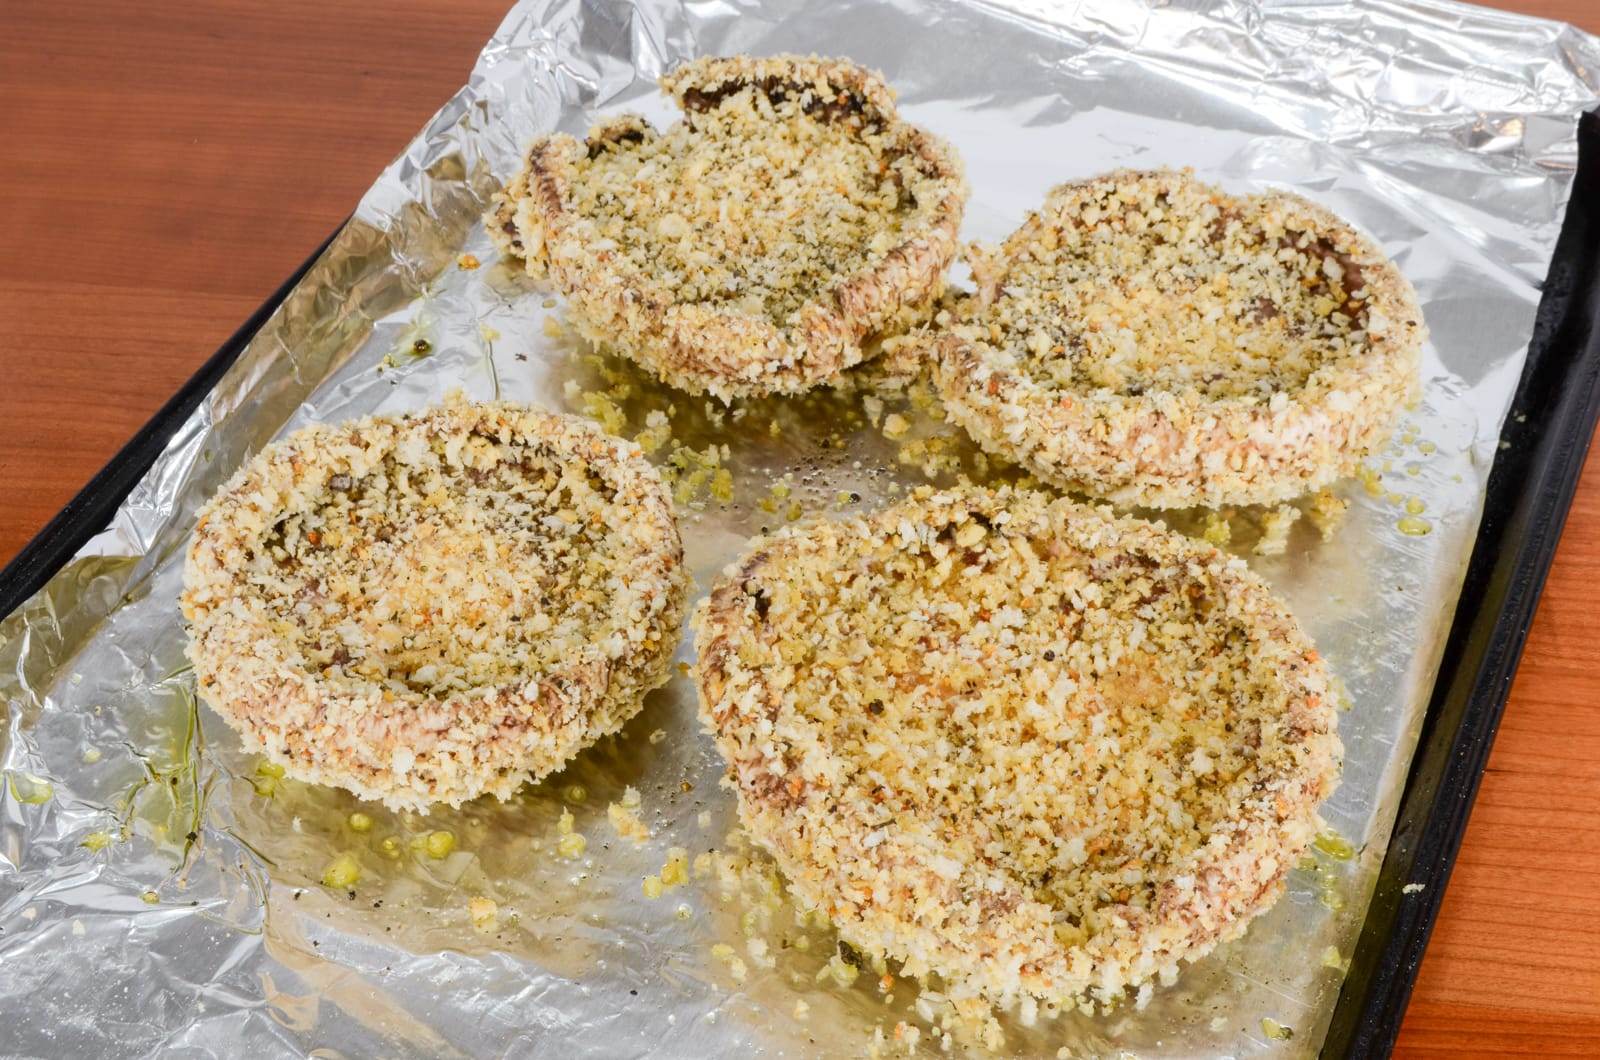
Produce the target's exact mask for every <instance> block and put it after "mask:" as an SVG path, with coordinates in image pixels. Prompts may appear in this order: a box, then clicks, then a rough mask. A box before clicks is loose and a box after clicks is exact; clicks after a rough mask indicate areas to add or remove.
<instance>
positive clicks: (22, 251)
mask: <svg viewBox="0 0 1600 1060" xmlns="http://www.w3.org/2000/svg"><path fill="white" fill-rule="evenodd" d="M508 2H509V0H470V2H464V0H399V2H397V3H394V4H391V5H389V6H388V9H387V11H386V12H385V13H384V14H381V15H379V14H376V13H375V12H374V10H373V9H371V8H370V7H368V6H367V5H358V4H339V3H330V2H326V0H324V2H316V3H314V2H310V0H279V2H277V3H270V4H263V3H260V2H258V0H248V2H241V0H210V2H207V3H204V4H195V3H190V2H185V0H144V2H142V3H138V4H129V3H122V2H116V3H112V2H106V0H80V2H78V3H75V4H56V3H46V2H43V0H4V3H3V4H0V203H3V209H4V219H3V220H0V563H3V562H4V561H6V560H9V559H10V558H11V556H13V555H14V554H15V553H16V552H17V550H18V549H20V548H21V547H22V546H23V545H24V544H25V543H26V542H27V541H28V539H29V538H30V537H32V535H33V534H34V533H35V532H36V531H37V530H38V529H39V528H40V527H41V526H42V525H43V524H44V522H45V521H46V520H47V519H49V518H50V516H51V515H53V514H54V513H55V512H56V510H57V509H58V508H60V507H61V505H62V504H63V503H65V502H66V501H67V499H68V498H69V497H71V496H72V494H73V493H74V492H75V491H76V490H77V489H78V488H79V487H80V486H82V485H83V483H84V482H85V481H86V480H87V479H88V478H89V476H90V475H92V474H93V473H94V472H95V471H96V470H97V469H98V468H99V467H100V466H101V465H102V464H103V463H105V461H106V460H107V459H108V458H110V456H111V455H112V454H113V453H114V452H115V451H116V449H117V448H118V447H119V446H121V445H122V443H123V442H124V441H125V440H126V439H127V438H128V437H129V436H130V435H131V434H132V433H133V432H134V431H135V430H136V429H137V428H138V427H139V426H140V425H141V424H142V423H144V421H145V420H146V418H147V417H149V416H150V414H151V413H152V412H154V411H155V409H156V408H157V407H158V406H159V405H160V404H161V403H162V402H163V401H164V400H165V399H166V398H167V397H168V396H169V395H170V394H171V393H172V392H173V391H174V390H175V389H176V388H177V387H178V386H179V385H180V384H181V383H182V382H183V380H184V379H185V378H186V377H187V376H188V375H189V374H190V373H191V372H192V371H194V369H195V368H196V367H198V366H199V364H200V363H201V361H202V360H204V359H205V358H206V357H207V356H208V355H209V354H210V353H211V352H212V351H213V350H214V349H215V348H216V347H217V346H218V345H219V344H220V343H221V342H222V340H223V339H224V338H226V337H227V335H228V334H229V333H231V332H232V330H233V329H234V327H235V326H237V325H238V324H239V323H240V322H241V321H242V320H243V319H244V318H245V317H246V316H247V315H248V314H249V313H250V312H251V311H252V310H254V309H255V308H256V306H257V305H258V304H259V303H260V302H261V300H262V299H263V298H264V297H265V296H266V295H267V294H268V293H269V292H271V291H272V290H273V289H274V288H275V287H276V286H277V284H278V283H279V281H281V280H282V279H283V277H284V276H286V275H287V274H288V273H289V272H290V271H291V270H293V269H294V267H295V266H296V265H298V264H299V263H300V261H301V259H302V258H303V257H304V255H305V254H306V253H307V251H308V250H309V249H310V248H312V247H314V246H316V244H317V243H318V242H319V241H320V240H321V239H322V238H323V237H324V236H325V235H327V234H328V232H329V231H331V230H332V229H333V227H334V225H336V224H337V223H338V222H339V221H340V219H341V218H343V217H344V216H345V215H346V214H347V213H348V212H349V210H350V209H351V207H352V206H353V205H354V204H355V202H356V200H357V199H358V198H359V197H360V196H361V194H362V192H363V191H364V190H365V189H366V188H367V186H368V185H369V184H370V183H371V181H372V179H373V178H374V177H375V176H376V174H377V173H378V171H379V169H380V168H381V167H382V166H383V165H384V164H386V163H387V162H388V161H389V159H390V158H391V157H392V156H393V155H394V154H395V153H396V152H397V151H398V150H399V149H400V148H401V146H402V145H404V144H405V143H406V141H407V140H409V139H410V138H411V136H412V135H413V134H414V133H415V132H416V130H417V129H419V128H420V127H421V126H422V123H423V122H424V121H425V120H426V119H427V118H428V117H429V115H431V114H432V113H433V111H434V110H435V109H436V108H437V107H438V106H439V105H440V104H441V103H442V102H443V101H444V100H445V98H446V97H447V96H448V95H449V94H450V93H452V92H453V91H454V90H455V89H456V88H457V87H459V85H460V84H461V83H462V82H463V81H464V80H465V78H466V74H467V72H468V70H469V69H470V68H471V65H472V61H473V58H474V56H475V55H476V53H477V50H478V48H479V47H480V46H481V45H482V43H483V41H484V40H485V39H486V38H487V37H488V36H489V34H490V33H491V32H492V31H493V30H494V27H495V26H496V25H497V23H498V22H499V19H500V17H501V14H502V12H503V8H504V6H505V4H506V3H508ZM1502 6H1506V7H1510V8H1515V9H1519V10H1522V11H1526V12H1529V13H1533V14H1540V15H1544V16H1547V17H1552V18H1560V19H1564V20H1567V21H1571V22H1574V23H1576V24H1578V25H1580V26H1583V27H1584V28H1586V29H1589V30H1591V31H1593V32H1600V0H1505V2H1504V3H1503V4H1502ZM1597 584H1600V461H1596V460H1591V461H1590V463H1589V466H1588V468H1587V470H1586V471H1585V474H1584V479H1583V485H1582V487H1581V489H1580V490H1579V493H1578V497H1577V500H1576V502H1575V504H1574V505H1573V509H1572V514H1571V518H1570V521H1569V522H1568V524H1567V530H1566V536H1565V537H1564V539H1563V540H1562V543H1561V549H1560V552H1559V554H1558V555H1557V557H1556V562H1555V569H1554V570H1553V572H1552V573H1551V577H1550V583H1549V587H1548V589H1547V590H1546V592H1545V596H1544V601H1543V603H1542V605H1541V606H1540V609H1539V614H1538V618H1537V620H1536V621H1535V623H1534V628H1533V632H1532V635H1531V637H1530V639H1529V641H1528V647H1527V651H1526V653H1525V654H1524V656H1523V660H1522V668H1521V671H1520V672H1519V673H1518V675H1517V679H1516V684H1515V686H1514V688H1513V689H1512V693H1511V702H1510V704H1509V706H1508V707H1507V708H1506V713H1505V721H1504V724H1503V725H1502V727H1501V730H1500V735H1499V738H1498V740H1497V742H1496V745H1495V748H1494V755H1493V758H1492V759H1491V761H1490V763H1489V770H1488V774H1487V776H1485V778H1484V781H1483V788H1482V791H1481V792H1480V794H1479V796H1478V801H1477V806H1476V809H1475V810H1474V811H1473V815H1472V823H1471V825H1470V827H1469V829H1468V832H1467V837H1466V842H1465V845H1464V847H1463V849H1462V852H1461V857H1460V860H1459V862H1458V863H1457V865H1456V869H1455V875H1454V877H1453V879H1452V880H1451V883H1450V887H1449V891H1448V893H1447V895H1446V897H1445V901H1444V909H1443V912H1442V914H1441V915H1440V917H1439V922H1438V927H1437V929H1436V931H1435V932H1434V936H1433V942H1432V945H1431V947H1430V948H1429V950H1428V955H1427V958H1426V960H1425V961H1424V963H1423V966H1422V972H1421V976H1420V978H1419V980H1418V982H1417V988H1416V993H1415V995H1414V996H1413V999H1412V1002H1411V1008H1410V1011H1409V1014H1408V1016H1407V1018H1406V1024H1405V1029H1404V1032H1403V1034H1402V1036H1401V1043H1400V1050H1399V1051H1400V1053H1401V1054H1402V1055H1405V1056H1424V1055H1445V1054H1449V1055H1452V1056H1457V1055H1467V1054H1470V1053H1480V1054H1483V1055H1504V1054H1507V1053H1528V1054H1534V1053H1537V1054H1543V1055H1546V1056H1549V1055H1557V1054H1565V1055H1585V1054H1587V1055H1600V914H1597V913H1596V911H1595V910H1596V904H1597V903H1596V899H1597V896H1600V709H1597V707H1596V704H1597V703H1600V637H1596V636H1594V634H1593V632H1592V630H1593V627H1594V618H1593V615H1594V602H1593V600H1592V599H1590V595H1589V594H1590V593H1592V592H1594V586H1596V585H1597Z"/></svg>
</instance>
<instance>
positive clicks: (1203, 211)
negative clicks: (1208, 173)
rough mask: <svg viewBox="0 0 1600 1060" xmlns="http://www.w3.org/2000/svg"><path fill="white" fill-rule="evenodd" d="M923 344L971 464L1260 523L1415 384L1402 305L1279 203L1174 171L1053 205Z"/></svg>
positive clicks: (1098, 186) (984, 255)
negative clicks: (1243, 511)
mask: <svg viewBox="0 0 1600 1060" xmlns="http://www.w3.org/2000/svg"><path fill="white" fill-rule="evenodd" d="M971 257H972V261H971V265H972V271H973V277H974V279H975V280H976V282H977V286H978V290H977V293H976V294H975V295H974V296H973V297H971V298H968V299H964V300H961V301H959V302H958V303H957V305H956V308H955V309H954V311H953V314H952V316H953V319H952V320H951V322H950V326H949V328H948V330H947V331H940V332H934V333H933V334H934V335H935V336H936V337H934V338H932V339H930V340H929V342H930V343H931V350H930V352H931V355H932V359H933V372H934V377H935V379H936V381H937V383H938V386H939V389H940V392H941V394H942V395H943V397H944V401H945V406H946V408H947V409H948V411H949V413H950V415H951V417H952V418H953V419H955V420H956V421H957V422H958V423H960V424H961V425H962V426H963V427H965V428H966V429H967V430H968V431H969V432H970V433H971V434H972V436H973V437H974V438H975V439H976V440H977V441H978V443H979V444H980V445H982V446H983V447H984V448H986V449H988V450H990V451H991V452H994V453H997V454H1000V455H1002V456H1005V457H1008V458H1010V459H1013V460H1016V461H1018V462H1020V463H1022V464H1024V465H1025V466H1026V467H1027V468H1028V469H1029V470H1031V471H1033V472H1034V473H1035V474H1037V475H1039V476H1041V477H1042V478H1045V479H1048V480H1049V481H1051V482H1053V483H1055V484H1057V485H1060V486H1064V487H1066V488H1069V489H1075V490H1080V491H1082V492H1084V493H1087V494H1089V495H1091V496H1095V497H1100V498H1104V499H1107V500H1110V501H1113V502H1115V503H1118V504H1129V505H1147V506H1152V507H1161V508H1176V507H1188V506H1191V505H1208V506H1213V507H1214V506H1218V505H1222V504H1274V503H1278V502H1281V501H1285V500H1290V499H1292V498H1294V497H1296V496H1299V495H1300V494H1302V493H1306V492H1308V491H1311V490H1316V489H1320V488H1321V487H1323V486H1325V485H1327V484H1328V483H1330V482H1332V481H1334V480H1336V479H1339V478H1343V477H1346V476H1348V475H1350V474H1352V473H1354V471H1355V470H1356V466H1357V464H1358V463H1359V462H1360V460H1361V458H1362V457H1363V456H1365V455H1366V454H1368V453H1370V452H1371V451H1372V450H1374V449H1376V448H1377V447H1379V446H1380V445H1382V443H1383V442H1384V440H1385V439H1386V438H1387V437H1388V434H1389V431H1390V429H1391V427H1392V425H1393V423H1394V420H1395V418H1396V417H1397V416H1398V414H1399V410H1400V408H1401V406H1402V405H1403V403H1404V402H1405V401H1406V400H1408V398H1409V396H1410V395H1411V394H1412V393H1413V391H1414V389H1415V385H1416V375H1417V362H1418V357H1419V352H1420V350H1421V346H1422V342H1423V339H1424V335H1425V329H1424V327H1423V323H1422V314H1421V311H1420V309H1419V308H1418V306H1417V299H1416V293H1415V292H1414V291H1413V290H1412V288H1411V285H1410V284H1409V283H1407V282H1406V280H1405V278H1404V277H1403V276H1401V274H1400V272H1399V270H1398V269H1396V268H1395V266H1394V264H1393V263H1392V262H1390V261H1389V260H1388V259H1387V258H1386V257H1385V256H1384V255H1383V252H1382V251H1381V250H1380V249H1379V248H1378V247H1377V246H1376V245H1375V244H1373V243H1372V241H1371V240H1369V239H1367V238H1366V237H1365V236H1363V235H1362V234H1360V233H1359V232H1357V231H1355V230H1354V229H1352V228H1351V227H1350V226H1349V225H1347V224H1345V223H1344V222H1343V221H1341V220H1340V219H1339V218H1337V217H1335V216H1334V215H1333V214H1332V213H1330V212H1328V211H1327V210H1325V209H1323V208H1321V207H1320V206H1317V205H1315V204H1313V203H1311V202H1308V201H1307V200H1305V199H1302V198H1300V197H1299V196H1297V195H1292V194H1289V193H1287V192H1279V191H1274V192H1269V193H1267V194H1264V195H1252V196H1248V197H1242V198H1241V197H1237V196H1232V195H1228V194H1226V193H1224V192H1223V191H1221V190H1220V189H1218V188H1215V187H1213V186H1211V185H1209V184H1205V183H1202V182H1200V181H1199V180H1196V179H1195V178H1194V176H1193V175H1192V174H1191V173H1189V172H1187V171H1185V172H1174V171H1160V172H1135V171H1131V170H1122V171H1118V172H1115V173H1111V174H1108V175H1106V176H1103V177H1097V178H1095V179H1093V180H1086V181H1082V182H1079V183H1073V184H1063V185H1061V186H1060V187H1057V188H1056V189H1055V190H1053V191H1052V192H1051V193H1050V195H1049V196H1048V197H1047V199H1046V200H1045V204H1044V206H1043V208H1042V209H1040V210H1039V211H1038V212H1037V213H1035V214H1033V215H1031V216H1029V218H1028V219H1027V221H1026V222H1024V224H1023V225H1022V227H1021V228H1019V229H1018V230H1017V231H1016V232H1015V233H1013V234H1012V235H1011V236H1010V237H1009V238H1008V239H1006V241H1005V242H1004V244H1002V246H1001V247H1000V248H999V249H998V250H994V251H987V250H983V249H981V248H975V249H974V252H973V253H972V255H971Z"/></svg>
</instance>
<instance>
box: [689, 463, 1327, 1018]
mask: <svg viewBox="0 0 1600 1060" xmlns="http://www.w3.org/2000/svg"><path fill="white" fill-rule="evenodd" d="M695 621H696V630H697V635H696V647H697V651H698V656H699V661H698V670H697V675H698V677H697V679H698V682H699V688H700V696H701V710H702V715H703V720H704V721H705V723H706V724H707V726H708V727H709V728H710V730H711V732H712V733H713V735H714V737H715V740H716V744H717V747H718V748H719V750H720V751H721V752H722V755H723V756H724V758H725V759H726V760H727V763H728V773H729V776H730V778H731V779H732V781H733V783H734V784H735V787H736V791H737V795H738V801H739V810H740V815H741V817H742V819H743V822H744V824H745V825H746V826H747V827H748V829H749V831H750V832H751V834H752V835H753V836H754V837H755V838H756V839H757V840H758V841H759V842H760V843H761V844H762V845H763V846H764V847H765V848H766V849H767V850H768V851H770V852H771V853H772V855H773V856H774V857H775V858H776V859H777V862H778V864H779V866H780V867H781V868H782V870H783V871H784V873H785V874H787V876H788V878H789V880H790V881H791V884H792V886H793V888H794V890H795V891H796V893H797V895H798V896H799V897H800V899H801V900H802V901H804V902H806V903H809V904H812V905H815V906H817V907H820V908H821V909H822V910H824V911H826V913H827V914H828V915H829V916H830V917H831V918H832V919H833V921H834V923H835V924H836V926H837V928H838V930H839V933H840V935H841V936H842V937H843V938H844V939H845V940H846V941H848V942H849V943H851V944H852V945H854V946H856V947H858V948H860V949H862V950H865V951H867V952H870V953H875V954H883V955H886V956H888V957H891V958H895V959H898V960H901V961H904V962H905V966H906V970H907V972H908V973H909V974H913V975H922V974H926V973H927V972H930V971H931V972H937V973H938V974H939V975H941V976H943V977H944V978H945V979H946V980H947V982H948V983H949V984H950V990H951V992H952V993H953V994H954V995H956V996H960V995H967V996H971V995H979V996H982V997H984V998H987V999H989V1000H990V1001H993V1002H996V1003H999V1004H1002V1005H1004V1004H1009V1003H1010V1002H1012V1001H1015V1000H1016V999H1018V998H1019V997H1021V996H1023V995H1031V996H1033V997H1036V998H1040V999H1047V1000H1056V1001H1068V1000H1075V999H1079V998H1082V997H1084V996H1094V997H1097V998H1100V999H1102V1000H1104V999H1108V998H1112V997H1115V996H1118V995H1119V994H1120V992H1121V991H1123V990H1126V989H1128V988H1132V987H1137V986H1139V985H1141V984H1143V983H1145V982H1147V981H1149V980H1151V979H1152V978H1153V977H1156V976H1166V975H1171V974H1173V973H1174V972H1175V971H1176V967H1177V964H1178V962H1179V961H1183V960H1195V959H1198V958H1199V957H1201V956H1202V955H1204V954H1206V953H1207V952H1209V951H1210V950H1211V949H1212V948H1213V947H1215V946H1216V945H1217V943H1218V942H1220V941H1222V940H1224V939H1228V938H1231V937H1234V936H1236V935H1238V934H1240V933H1241V932H1242V931H1243V930H1244V928H1245V925H1246V924H1248V923H1249V921H1250V920H1251V918H1253V917H1255V916H1256V915H1258V914H1259V913H1261V912H1262V911H1263V910H1265V909H1267V908H1268V907H1269V906H1271V905H1272V904H1273V902H1274V901H1276V900H1277V898H1278V896H1279V895H1280V894H1281V893H1282V891H1283V888H1284V878H1285V876H1286V874H1287V873H1288V872H1289V870H1290V868H1291V867H1292V866H1293V865H1294V864H1295V862H1296V861H1297V860H1298V859H1299V858H1300V857H1301V855H1302V853H1303V852H1304V851H1305V849H1306V847H1307V845H1308V844H1309V843H1310V842H1311V841H1312V839H1313V838H1314V836H1315V834H1316V831H1317V828H1318V818H1317V813H1316V811H1317V806H1318V804H1319V803H1321V802H1322V801H1323V800H1324V799H1325V798H1327V797H1328V795H1329V793H1330V792H1332V790H1333V789H1334V786H1335V784H1336V778H1337V773H1338V766H1339V759H1340V755H1341V747H1340V743H1339V738H1338V736H1337V735H1336V733H1335V707H1334V703H1333V697H1332V696H1330V694H1329V685H1328V682H1329V678H1328V674H1327V672H1326V670H1325V668H1324V665H1323V662H1322V660H1321V659H1320V658H1319V657H1318V655H1317V652H1316V649H1315V648H1314V647H1313V646H1312V644H1311V642H1310V641H1309V640H1308V639H1307V638H1306V635H1305V633H1304V632H1302V631H1301V629H1300V627H1299V626H1298V625H1297V624H1296V623H1295V620H1294V618H1293V616H1291V615H1290V614H1289V612H1288V611H1287V609H1286V608H1285V607H1284V605H1283V604H1282V603H1280V602H1279V601H1278V600H1276V599H1275V598H1274V597H1273V595H1272V594H1271V592H1269V591H1268V588H1267V586H1266V585H1265V584H1264V583H1263V582H1262V581H1261V579H1260V578H1258V577H1257V576H1256V575H1254V574H1253V573H1251V571H1250V570H1249V569H1248V568H1247V567H1246V566H1245V564H1244V563H1243V561H1242V560H1239V559H1237V558H1232V557H1229V556H1227V555H1225V554H1224V553H1221V552H1219V551H1217V550H1216V549H1214V548H1211V547H1210V546H1208V545H1205V544H1203V543H1201V542H1198V541H1195V540H1192V539H1189V538H1186V537H1183V536H1181V535H1179V534H1175V533H1172V532H1170V531H1168V530H1166V529H1164V528H1162V527H1161V526H1159V525H1156V524H1152V523H1148V522H1144V521H1141V520H1137V519H1132V518H1117V517H1115V516H1113V515H1112V514H1111V513H1110V511H1109V510H1108V509H1103V508H1091V507H1087V506H1085V505H1081V504H1078V503H1075V502H1072V501H1069V500H1063V499H1052V498H1050V497H1048V496H1046V495H1044V494H1041V493H1035V492H1011V491H1009V490H1000V491H998V492H992V491H988V490H982V489H966V490H955V491H950V492H942V493H935V492H932V491H931V490H928V489H923V490H920V491H918V492H917V493H916V494H914V495H913V496H912V497H910V498H908V499H907V500H905V501H903V502H902V503H899V504H897V505H895V506H893V507H891V508H888V509H886V510H884V511H882V512H879V513H877V514H875V515H871V516H867V517H864V518H855V519H847V520H840V521H836V522H816V523H811V524H797V525H796V526H794V527H792V528H786V529H784V530H781V531H779V532H777V533H776V534H774V535H772V536H770V537H768V538H765V539H762V540H760V541H759V542H758V543H757V544H756V546H755V547H754V548H753V549H752V551H751V552H750V553H749V554H748V555H747V556H745V557H744V558H743V559H741V560H740V561H739V562H737V563H735V564H733V565H732V566H730V567H728V568H727V570H726V571H725V573H724V575H723V577H722V578H721V580H720V581H719V582H718V583H717V584H716V586H715V588H714V589H713V591H712V593H711V595H710V597H709V599H708V600H706V601H705V602H704V603H703V604H702V605H701V607H700V609H699V611H698V613H697V615H696V620H695Z"/></svg>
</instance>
